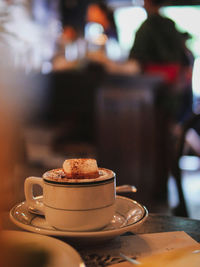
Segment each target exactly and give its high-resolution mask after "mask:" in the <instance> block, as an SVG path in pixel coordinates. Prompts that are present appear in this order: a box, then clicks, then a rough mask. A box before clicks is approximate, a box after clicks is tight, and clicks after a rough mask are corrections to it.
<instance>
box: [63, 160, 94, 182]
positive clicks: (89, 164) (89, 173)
mask: <svg viewBox="0 0 200 267" xmlns="http://www.w3.org/2000/svg"><path fill="white" fill-rule="evenodd" d="M63 170H64V172H65V174H66V176H67V177H68V178H79V179H80V178H81V179H84V178H97V177H99V170H98V166H97V162H96V160H95V159H87V158H81V159H67V160H65V161H64V163H63Z"/></svg>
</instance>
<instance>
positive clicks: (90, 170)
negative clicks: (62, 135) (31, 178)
mask: <svg viewBox="0 0 200 267" xmlns="http://www.w3.org/2000/svg"><path fill="white" fill-rule="evenodd" d="M114 176H115V174H114V173H113V171H111V170H108V169H105V168H98V166H97V162H96V160H95V159H87V158H85V159H83V158H81V159H68V160H65V161H64V163H63V168H58V169H53V170H49V171H47V172H45V173H44V174H43V178H44V179H45V180H48V181H56V182H61V183H62V182H65V183H66V182H69V183H70V182H72V183H74V182H78V183H80V182H94V181H103V180H108V179H111V178H113V177H114Z"/></svg>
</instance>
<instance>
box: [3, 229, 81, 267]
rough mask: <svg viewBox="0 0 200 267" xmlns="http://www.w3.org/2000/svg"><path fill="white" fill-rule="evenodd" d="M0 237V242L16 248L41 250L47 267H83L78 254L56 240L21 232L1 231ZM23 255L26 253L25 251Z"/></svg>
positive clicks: (67, 245)
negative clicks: (45, 254) (46, 260)
mask: <svg viewBox="0 0 200 267" xmlns="http://www.w3.org/2000/svg"><path fill="white" fill-rule="evenodd" d="M0 237H1V242H5V244H7V243H8V244H13V245H14V246H16V248H17V247H21V245H23V247H27V246H28V247H30V246H31V247H32V248H33V251H34V249H37V250H39V249H41V251H43V252H45V253H47V257H48V258H47V259H48V263H47V267H58V266H59V267H66V266H70V267H85V264H84V262H83V260H82V259H81V256H80V255H79V253H78V252H77V251H76V250H75V249H74V248H73V247H71V246H70V245H69V244H67V243H64V242H63V241H61V240H58V239H56V238H53V237H49V236H42V235H39V234H33V233H28V232H22V231H1V233H0ZM28 251H30V249H29V250H28ZM23 253H26V250H25V251H24V252H23ZM13 260H14V259H13ZM45 266H46V265H45Z"/></svg>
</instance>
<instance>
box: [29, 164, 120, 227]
mask: <svg viewBox="0 0 200 267" xmlns="http://www.w3.org/2000/svg"><path fill="white" fill-rule="evenodd" d="M51 172H52V173H53V174H55V172H62V170H61V169H55V170H51V171H48V172H46V173H44V175H43V178H41V177H28V178H26V180H25V184H24V191H25V198H26V203H27V206H28V207H30V208H32V209H37V210H39V211H40V212H42V213H43V214H44V215H45V218H46V221H47V223H48V224H49V225H51V226H53V227H55V228H56V229H58V230H66V231H92V230H98V229H100V228H103V227H104V226H106V225H107V224H109V222H110V221H111V220H112V218H113V216H114V212H115V198H116V180H115V179H116V176H115V173H114V172H112V171H111V170H108V169H103V168H99V173H100V176H99V178H95V179H68V180H63V182H61V181H60V180H61V179H55V177H54V178H51V177H50V175H49V174H51ZM105 173H106V175H105ZM35 184H37V185H40V186H41V187H42V188H43V201H42V202H40V201H38V200H37V198H35V197H34V195H33V185H35Z"/></svg>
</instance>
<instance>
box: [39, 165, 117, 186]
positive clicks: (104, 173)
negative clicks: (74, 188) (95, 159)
mask: <svg viewBox="0 0 200 267" xmlns="http://www.w3.org/2000/svg"><path fill="white" fill-rule="evenodd" d="M114 176H115V175H114V172H113V171H111V170H109V169H105V168H98V177H95V178H91V177H90V178H88V177H87V176H86V178H84V177H82V178H77V177H75V178H69V177H68V176H67V175H66V173H65V172H64V170H63V168H59V169H53V170H50V171H47V172H45V173H44V174H43V178H44V180H48V181H56V182H60V183H66V182H69V183H70V182H71V183H75V182H77V183H80V182H94V181H103V180H108V179H111V178H113V177H114Z"/></svg>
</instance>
